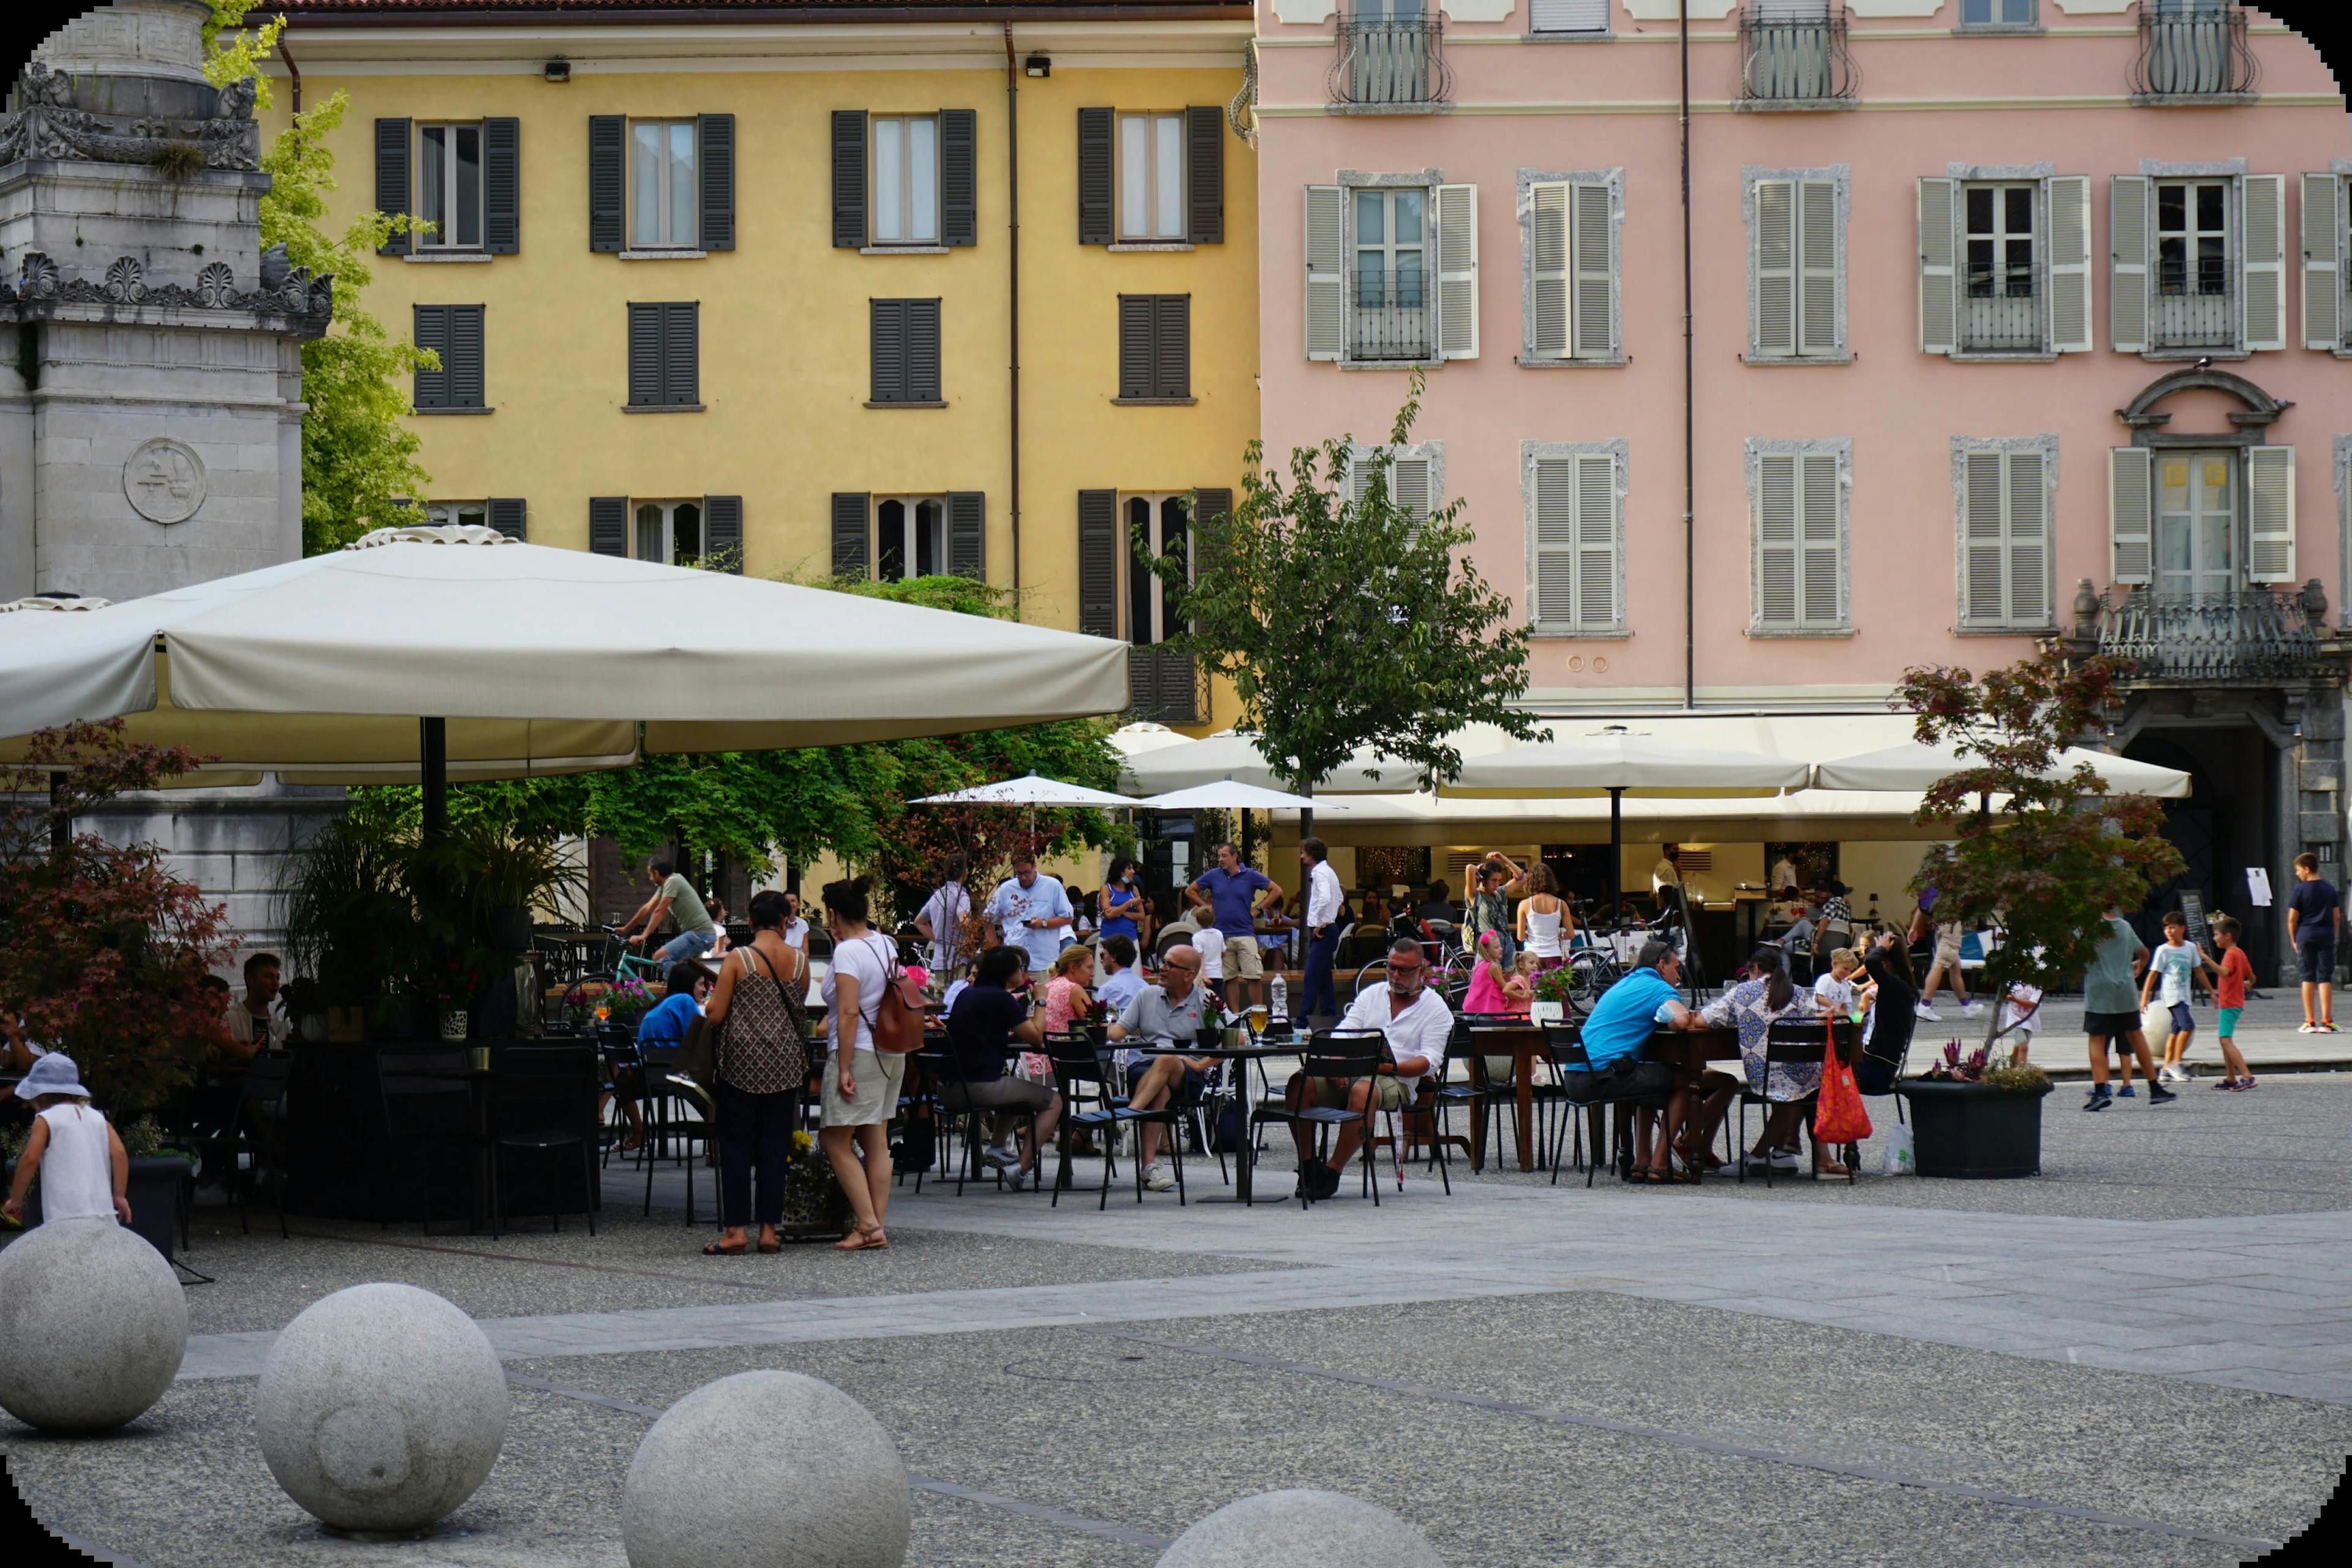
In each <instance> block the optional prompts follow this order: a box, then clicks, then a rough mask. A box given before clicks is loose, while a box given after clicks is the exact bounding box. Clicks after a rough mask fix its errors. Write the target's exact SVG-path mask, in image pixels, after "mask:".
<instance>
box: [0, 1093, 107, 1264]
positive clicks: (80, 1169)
mask: <svg viewBox="0 0 2352 1568" xmlns="http://www.w3.org/2000/svg"><path fill="white" fill-rule="evenodd" d="M16 1098H17V1099H19V1100H31V1101H32V1102H33V1110H34V1112H35V1115H34V1118H33V1130H32V1132H31V1133H30V1135H28V1136H27V1137H26V1140H25V1152H24V1153H22V1154H20V1155H18V1156H17V1159H16V1180H15V1181H14V1182H12V1183H10V1184H9V1186H8V1201H7V1202H6V1203H5V1204H0V1214H5V1215H7V1217H8V1218H9V1219H11V1220H16V1221H21V1220H23V1218H24V1217H25V1193H26V1189H28V1188H29V1187H31V1186H32V1184H33V1175H34V1173H35V1172H38V1173H40V1177H41V1223H42V1224H43V1225H53V1224H55V1223H56V1222H58V1220H63V1219H117V1220H121V1222H122V1223H123V1224H124V1225H129V1224H130V1223H131V1200H130V1199H129V1198H127V1197H126V1196H124V1194H125V1193H127V1192H128V1191H129V1190H130V1185H131V1156H130V1155H129V1154H127V1153H125V1152H123V1148H122V1140H121V1138H119V1137H117V1136H116V1135H115V1131H114V1129H113V1128H112V1127H110V1126H109V1125H108V1124H107V1121H106V1118H105V1117H104V1116H102V1115H100V1113H99V1111H98V1110H97V1108H96V1107H94V1106H92V1105H91V1104H90V1102H89V1090H88V1089H84V1088H82V1086H81V1069H80V1068H77V1067H75V1066H74V1064H73V1058H71V1057H68V1056H62V1055H60V1054H59V1053H58V1052H56V1051H51V1052H50V1053H49V1054H48V1055H47V1056H45V1057H42V1058H39V1059H38V1060H37V1061H35V1062H34V1063H33V1065H32V1067H31V1068H30V1069H28V1070H27V1071H26V1074H25V1078H24V1081H23V1082H21V1083H19V1084H18V1085H17V1086H16Z"/></svg>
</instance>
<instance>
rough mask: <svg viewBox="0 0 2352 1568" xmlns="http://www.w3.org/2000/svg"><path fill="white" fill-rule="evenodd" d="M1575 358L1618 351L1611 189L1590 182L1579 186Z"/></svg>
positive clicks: (1575, 254)
mask: <svg viewBox="0 0 2352 1568" xmlns="http://www.w3.org/2000/svg"><path fill="white" fill-rule="evenodd" d="M1575 205H1576V233H1575V249H1574V258H1575V265H1576V309H1575V311H1574V312H1573V314H1574V321H1575V326H1576V350H1575V352H1576V357H1577V358H1579V359H1607V358H1609V357H1610V356H1611V354H1612V353H1615V352H1616V346H1617V345H1616V314H1617V313H1616V311H1615V310H1613V309H1612V306H1613V304H1614V302H1615V299H1616V293H1617V269H1616V268H1615V267H1614V266H1613V265H1612V258H1611V254H1610V253H1611V251H1612V249H1613V248H1614V247H1613V246H1612V243H1611V241H1612V235H1611V233H1610V222H1609V187H1608V186H1607V185H1606V184H1601V183H1598V182H1591V181H1588V182H1586V183H1585V184H1580V185H1578V186H1577V187H1576V195H1575Z"/></svg>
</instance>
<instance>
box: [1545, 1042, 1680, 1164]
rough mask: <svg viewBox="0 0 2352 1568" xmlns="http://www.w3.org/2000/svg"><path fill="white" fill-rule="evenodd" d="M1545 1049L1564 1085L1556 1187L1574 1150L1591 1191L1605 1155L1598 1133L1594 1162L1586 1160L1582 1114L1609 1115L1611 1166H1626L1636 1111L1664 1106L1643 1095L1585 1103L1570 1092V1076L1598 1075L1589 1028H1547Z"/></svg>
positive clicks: (1554, 1140) (1554, 1160) (1554, 1154)
mask: <svg viewBox="0 0 2352 1568" xmlns="http://www.w3.org/2000/svg"><path fill="white" fill-rule="evenodd" d="M1544 1047H1545V1054H1546V1055H1548V1056H1549V1058H1551V1067H1552V1071H1553V1073H1554V1074H1555V1075H1556V1076H1557V1077H1558V1078H1559V1081H1560V1086H1561V1087H1560V1093H1559V1125H1558V1126H1557V1127H1556V1128H1555V1129H1554V1131H1553V1132H1552V1135H1551V1184H1552V1185H1553V1186H1555V1187H1556V1186H1558V1185H1559V1167H1560V1156H1561V1155H1562V1154H1563V1153H1569V1152H1571V1151H1572V1152H1573V1163H1574V1164H1577V1165H1581V1166H1582V1167H1583V1168H1584V1184H1585V1185H1586V1186H1587V1187H1591V1185H1592V1182H1593V1178H1594V1177H1595V1176H1597V1175H1599V1174H1600V1173H1601V1158H1602V1153H1603V1151H1602V1150H1601V1146H1600V1143H1599V1142H1598V1140H1599V1138H1600V1136H1601V1135H1600V1134H1599V1133H1595V1134H1594V1138H1595V1142H1594V1144H1593V1148H1592V1154H1591V1159H1589V1160H1588V1159H1587V1158H1585V1150H1584V1119H1583V1116H1582V1114H1581V1113H1582V1112H1585V1111H1589V1110H1595V1109H1601V1110H1606V1111H1607V1112H1608V1113H1609V1115H1608V1120H1607V1121H1606V1122H1605V1123H1604V1124H1603V1125H1604V1126H1605V1128H1606V1130H1607V1132H1608V1136H1609V1139H1610V1143H1611V1147H1610V1149H1609V1151H1608V1158H1609V1162H1610V1163H1611V1164H1612V1165H1616V1166H1620V1167H1622V1165H1623V1164H1624V1163H1625V1161H1626V1159H1627V1153H1626V1151H1627V1148H1628V1147H1629V1145H1628V1142H1627V1139H1626V1136H1625V1134H1626V1131H1627V1127H1628V1124H1629V1123H1630V1121H1632V1118H1633V1112H1634V1111H1635V1110H1647V1109H1654V1108H1655V1107H1657V1106H1659V1105H1661V1104H1662V1103H1664V1102H1663V1101H1662V1100H1660V1099H1659V1098H1658V1097H1657V1096H1655V1095H1643V1094H1606V1093H1603V1094H1591V1095H1587V1096H1585V1097H1583V1098H1579V1097H1578V1096H1577V1094H1576V1092H1575V1089H1574V1087H1571V1086H1573V1085H1575V1081H1576V1080H1575V1079H1574V1078H1573V1077H1572V1076H1571V1075H1573V1074H1576V1073H1591V1071H1592V1070H1593V1068H1592V1058H1591V1056H1590V1055H1588V1054H1587V1053H1586V1051H1585V1048H1584V1029H1583V1026H1581V1025H1579V1024H1546V1025H1545V1026H1544Z"/></svg>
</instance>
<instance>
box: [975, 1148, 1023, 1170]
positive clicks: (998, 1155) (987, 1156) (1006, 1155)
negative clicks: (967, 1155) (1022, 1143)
mask: <svg viewBox="0 0 2352 1568" xmlns="http://www.w3.org/2000/svg"><path fill="white" fill-rule="evenodd" d="M980 1163H982V1164H983V1165H986V1166H987V1167H988V1168H989V1169H990V1170H992V1171H1002V1170H1005V1169H1007V1168H1009V1167H1011V1166H1013V1165H1017V1164H1019V1163H1021V1152H1020V1151H1019V1150H1017V1149H1015V1148H1013V1145H1011V1144H1010V1143H998V1144H991V1145H989V1146H988V1147H986V1148H983V1149H982V1150H981V1152H980Z"/></svg>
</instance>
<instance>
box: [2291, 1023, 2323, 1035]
mask: <svg viewBox="0 0 2352 1568" xmlns="http://www.w3.org/2000/svg"><path fill="white" fill-rule="evenodd" d="M2295 1033H2296V1034H2298V1035H2315V1034H2318V1033H2319V1026H2318V1025H2316V1024H2305V1025H2303V1026H2301V1027H2299V1028H2297V1029H2296V1030H2295Z"/></svg>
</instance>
